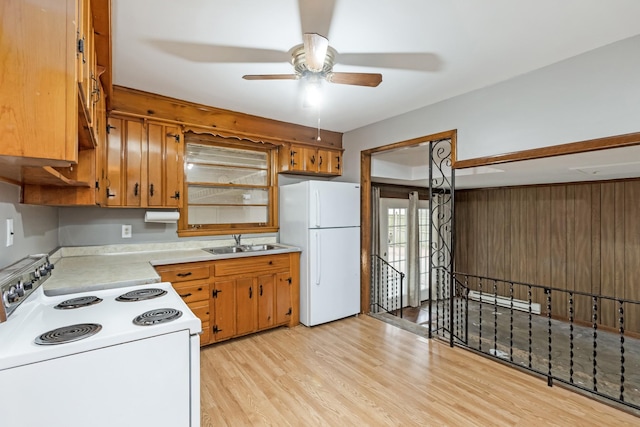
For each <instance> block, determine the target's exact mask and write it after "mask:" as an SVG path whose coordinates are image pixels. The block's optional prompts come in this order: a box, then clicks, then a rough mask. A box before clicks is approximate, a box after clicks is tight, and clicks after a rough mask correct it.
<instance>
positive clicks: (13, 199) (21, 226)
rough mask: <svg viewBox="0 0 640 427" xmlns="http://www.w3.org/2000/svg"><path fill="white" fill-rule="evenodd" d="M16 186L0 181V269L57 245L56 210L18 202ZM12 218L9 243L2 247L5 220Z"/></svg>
mask: <svg viewBox="0 0 640 427" xmlns="http://www.w3.org/2000/svg"><path fill="white" fill-rule="evenodd" d="M19 201H20V187H18V186H15V185H11V184H7V183H5V182H2V181H0V268H3V267H6V266H8V265H10V264H13V263H14V262H16V261H18V260H20V259H22V258H24V257H25V256H27V255H30V254H35V253H47V252H50V251H52V250H54V249H56V248H57V247H58V209H57V208H52V207H46V206H29V205H21V204H19ZM9 218H13V233H14V236H13V242H14V243H13V246H10V247H6V246H5V243H6V241H7V230H6V220H7V219H9Z"/></svg>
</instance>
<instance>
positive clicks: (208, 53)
mask: <svg viewBox="0 0 640 427" xmlns="http://www.w3.org/2000/svg"><path fill="white" fill-rule="evenodd" d="M147 43H148V44H150V45H151V46H153V47H154V48H156V49H158V50H160V51H162V52H165V53H168V54H170V55H172V56H177V57H179V58H183V59H186V60H188V61H192V62H211V63H243V62H253V63H261V62H264V63H275V62H289V60H290V59H291V55H290V54H289V52H282V51H278V50H271V49H255V48H247V47H239V46H221V45H215V44H205V43H191V42H178V41H173V40H149V41H147Z"/></svg>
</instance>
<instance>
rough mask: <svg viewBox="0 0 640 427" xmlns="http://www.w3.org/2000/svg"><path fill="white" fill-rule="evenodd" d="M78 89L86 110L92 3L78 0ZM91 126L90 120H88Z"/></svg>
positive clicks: (89, 66)
mask: <svg viewBox="0 0 640 427" xmlns="http://www.w3.org/2000/svg"><path fill="white" fill-rule="evenodd" d="M78 9H79V10H78V12H79V15H80V16H79V19H78V50H79V52H78V53H79V57H78V63H79V64H78V65H79V66H78V83H79V85H78V88H79V91H80V100H81V101H82V104H83V105H84V107H85V108H87V107H88V106H89V97H90V91H91V89H90V87H91V74H90V73H91V55H90V52H91V38H90V33H91V32H92V29H91V2H90V0H78ZM88 121H89V124H91V121H90V119H89V120H88Z"/></svg>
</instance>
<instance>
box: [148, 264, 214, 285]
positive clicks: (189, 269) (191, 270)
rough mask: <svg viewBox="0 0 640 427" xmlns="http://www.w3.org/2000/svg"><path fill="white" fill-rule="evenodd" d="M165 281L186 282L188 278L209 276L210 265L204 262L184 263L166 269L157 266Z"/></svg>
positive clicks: (194, 278)
mask: <svg viewBox="0 0 640 427" xmlns="http://www.w3.org/2000/svg"><path fill="white" fill-rule="evenodd" d="M156 271H157V272H158V273H159V274H160V277H161V278H162V281H163V282H171V283H175V282H185V281H187V280H196V279H206V278H208V277H209V266H207V265H203V264H183V265H180V266H172V267H171V268H168V269H164V268H162V267H158V268H156Z"/></svg>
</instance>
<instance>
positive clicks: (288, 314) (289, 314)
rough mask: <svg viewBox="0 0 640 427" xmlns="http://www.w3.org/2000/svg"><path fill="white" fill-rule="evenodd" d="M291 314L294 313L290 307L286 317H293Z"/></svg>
mask: <svg viewBox="0 0 640 427" xmlns="http://www.w3.org/2000/svg"><path fill="white" fill-rule="evenodd" d="M291 312H292V310H291V307H289V311H287V313H286V315H287V316H291Z"/></svg>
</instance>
